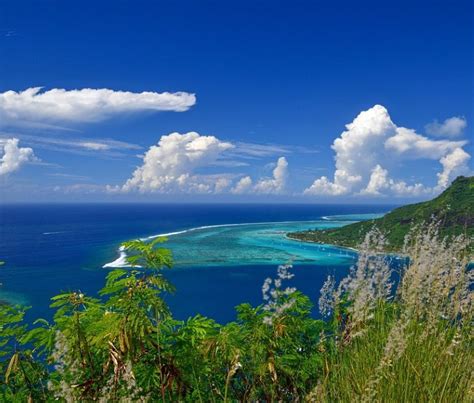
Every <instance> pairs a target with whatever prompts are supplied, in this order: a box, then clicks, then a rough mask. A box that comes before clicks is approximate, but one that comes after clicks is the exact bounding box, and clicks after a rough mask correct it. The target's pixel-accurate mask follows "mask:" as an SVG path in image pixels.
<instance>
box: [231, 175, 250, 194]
mask: <svg viewBox="0 0 474 403" xmlns="http://www.w3.org/2000/svg"><path fill="white" fill-rule="evenodd" d="M252 184H253V181H252V178H251V177H250V176H244V177H243V178H241V179H240V180H239V181H238V182H237V183H236V185H235V186H234V187H233V188H232V190H231V192H232V193H235V194H243V193H247V192H249V191H250V190H251V189H252Z"/></svg>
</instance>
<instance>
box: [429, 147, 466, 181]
mask: <svg viewBox="0 0 474 403" xmlns="http://www.w3.org/2000/svg"><path fill="white" fill-rule="evenodd" d="M470 158H471V156H470V155H469V154H468V153H467V152H466V151H464V150H463V149H462V148H456V149H455V150H454V151H453V152H452V153H450V154H448V155H446V156H444V157H443V158H441V160H440V162H441V165H442V166H443V171H442V172H440V173H438V174H437V175H438V187H439V188H440V189H444V188H445V187H447V186H448V185H449V184H450V182H451V181H452V180H453V179H454V178H456V176H458V175H461V174H464V173H467V172H468V171H469V169H468V167H467V162H468V161H469V159H470Z"/></svg>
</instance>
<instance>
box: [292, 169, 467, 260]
mask: <svg viewBox="0 0 474 403" xmlns="http://www.w3.org/2000/svg"><path fill="white" fill-rule="evenodd" d="M433 218H435V219H437V220H439V221H440V228H439V229H440V233H441V235H443V236H449V237H452V236H455V235H459V234H466V235H467V236H468V237H471V236H474V177H473V176H471V177H463V176H460V177H458V178H457V179H456V180H455V181H454V182H453V183H452V184H451V186H450V187H449V188H448V189H446V190H445V191H444V192H443V193H442V194H440V195H439V196H438V197H436V198H435V199H433V200H430V201H427V202H423V203H417V204H410V205H407V206H403V207H399V208H397V209H395V210H393V211H391V212H390V213H388V214H386V215H385V216H383V217H382V218H378V219H375V220H370V221H363V222H358V223H354V224H350V225H346V226H344V227H342V228H337V229H329V230H311V231H303V232H293V233H290V234H288V236H289V237H290V238H294V239H299V240H302V241H308V242H317V243H325V244H333V245H341V246H348V247H353V248H355V247H358V246H359V245H360V244H361V242H362V240H363V239H364V237H365V235H366V234H367V233H368V232H369V231H370V230H371V229H372V228H374V227H376V228H378V229H379V230H380V231H381V232H382V233H383V234H384V235H385V236H386V237H387V240H388V245H387V250H392V251H400V250H401V249H402V246H403V242H404V239H405V236H406V235H407V234H408V233H409V231H410V230H411V229H412V228H413V227H414V226H419V225H424V224H425V223H428V222H430V221H432V220H433Z"/></svg>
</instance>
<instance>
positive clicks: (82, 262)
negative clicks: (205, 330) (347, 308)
mask: <svg viewBox="0 0 474 403" xmlns="http://www.w3.org/2000/svg"><path fill="white" fill-rule="evenodd" d="M393 207H394V206H381V205H352V206H351V205H307V204H299V205H295V204H288V205H282V204H270V205H263V204H173V205H171V204H17V205H2V206H0V260H1V261H4V262H5V265H3V266H0V283H1V285H0V300H3V301H6V302H9V303H13V304H21V305H27V306H30V307H31V308H30V309H29V310H28V313H27V317H26V318H27V320H28V321H32V320H34V319H37V318H39V317H42V318H46V319H48V320H49V319H51V317H52V315H53V311H52V310H51V309H50V308H49V304H50V298H51V297H53V296H54V295H56V294H58V293H60V292H62V291H73V290H74V291H75V290H80V291H81V292H83V293H86V294H89V295H92V296H97V295H96V293H97V291H98V290H99V289H100V288H101V287H102V286H103V284H104V279H105V276H106V274H107V273H108V271H109V270H111V268H110V267H109V266H122V265H123V263H124V257H123V256H122V257H121V256H120V251H119V247H120V244H121V242H123V241H126V240H129V239H137V238H142V239H146V238H148V239H150V237H154V236H157V235H162V234H168V242H167V243H166V244H164V246H165V247H168V248H170V249H171V251H172V252H173V255H174V258H175V262H176V266H175V267H174V268H173V269H170V270H165V275H166V276H167V278H168V279H169V280H170V281H171V282H172V283H173V284H174V285H175V287H176V290H177V291H176V293H175V294H173V295H167V296H166V301H167V303H168V304H169V306H170V308H171V310H172V312H173V314H174V316H175V317H176V318H177V319H186V318H188V317H189V316H192V315H195V314H197V313H200V314H202V315H205V316H209V317H211V318H213V319H215V320H216V321H218V322H221V323H226V322H229V321H232V320H233V319H235V306H236V305H238V304H240V303H243V302H249V303H251V304H252V305H258V304H260V303H261V302H262V295H261V286H262V283H263V281H264V279H265V278H267V277H274V276H275V275H276V269H277V266H278V265H279V264H285V263H288V262H292V263H293V265H294V268H293V273H294V274H295V276H294V278H293V279H292V280H290V282H289V283H288V286H294V287H297V288H298V289H299V290H300V291H302V292H304V293H305V294H306V295H308V296H309V297H310V298H311V300H312V301H313V302H314V303H315V305H317V300H318V294H319V289H320V288H321V285H322V283H323V282H324V280H325V279H326V277H327V275H328V274H332V275H335V276H336V278H342V277H343V276H345V275H346V274H347V272H348V269H349V267H350V266H351V265H352V264H354V262H355V260H356V254H355V253H353V252H351V251H349V250H347V249H340V248H334V247H330V246H324V245H323V246H321V245H315V244H308V243H301V242H298V241H294V240H289V239H287V238H286V237H285V234H286V232H288V231H294V230H301V229H309V228H331V227H337V226H341V225H345V224H347V223H349V222H353V221H357V220H360V219H368V218H372V217H376V216H379V215H381V214H383V213H386V212H387V211H390V210H391V209H392V208H393ZM229 224H231V225H229ZM236 224H238V225H236ZM315 315H316V316H317V312H316V310H315Z"/></svg>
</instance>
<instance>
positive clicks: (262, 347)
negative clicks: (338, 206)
mask: <svg viewBox="0 0 474 403" xmlns="http://www.w3.org/2000/svg"><path fill="white" fill-rule="evenodd" d="M162 241H163V240H162V239H157V240H155V241H153V242H150V243H147V242H142V241H132V242H127V243H125V244H124V246H125V248H126V249H127V251H128V253H129V256H130V258H129V259H130V262H131V263H133V266H135V267H133V268H132V269H130V270H124V269H120V270H113V271H111V272H110V273H109V274H108V275H107V278H106V283H105V286H104V288H103V289H102V290H101V291H100V292H99V296H100V298H92V297H89V296H86V295H84V294H83V293H81V292H69V293H63V294H60V295H58V296H56V297H54V298H52V304H51V306H52V307H53V308H55V309H56V313H55V316H54V323H51V324H50V323H48V322H47V321H44V320H38V321H36V322H35V323H34V325H33V327H32V328H31V329H28V328H27V326H26V325H25V324H24V323H23V317H24V309H22V308H20V307H11V306H7V305H0V400H1V401H18V402H23V401H53V400H59V401H71V402H73V401H111V402H115V401H116V402H119V401H163V402H165V401H190V402H195V401H200V402H208V401H295V400H296V401H298V400H308V401H327V402H334V401H359V400H366V401H400V400H401V401H434V400H439V401H463V399H464V400H465V401H468V400H467V399H469V395H468V394H467V391H468V390H469V388H470V387H472V379H470V375H471V372H470V371H469V370H468V369H469V368H471V369H472V364H473V355H472V336H471V332H470V330H471V327H470V324H471V323H472V315H471V313H472V309H471V306H470V305H465V304H464V302H463V301H464V300H465V297H466V295H465V291H466V288H465V287H464V286H465V284H467V283H465V282H464V283H463V282H462V281H461V280H459V279H464V277H462V276H460V274H459V270H458V269H459V267H462V265H461V264H463V263H462V262H461V263H459V265H458V266H457V267H458V268H457V269H456V270H458V271H456V270H454V271H453V273H458V274H456V275H457V276H458V279H455V278H454V277H453V276H452V275H451V274H450V272H449V270H448V271H446V270H445V268H444V266H443V267H441V266H440V268H439V271H438V272H437V273H439V274H440V275H441V276H444V277H443V278H448V277H449V278H450V279H451V280H450V281H452V284H451V283H450V284H451V286H450V287H451V288H450V289H452V291H451V292H450V293H448V294H449V295H448V294H447V295H448V296H446V295H444V294H445V293H444V292H441V291H439V292H438V294H439V295H443V297H442V298H440V299H439V301H438V300H437V301H438V303H439V307H448V306H449V307H453V309H451V308H450V309H451V310H448V311H446V312H451V314H450V315H451V316H446V315H444V316H443V317H442V318H438V317H433V316H432V315H431V316H430V313H431V311H432V310H430V307H433V306H434V303H433V302H430V301H428V302H429V304H428V303H427V305H426V307H425V308H426V309H425V308H423V307H421V308H423V309H421V308H420V307H419V306H418V305H416V304H418V301H419V300H420V299H419V298H417V297H414V298H412V296H413V295H415V294H414V292H413V289H412V288H413V287H412V288H410V284H412V285H413V284H419V283H420V281H419V280H420V279H421V278H422V276H423V275H424V273H427V271H424V270H425V269H424V268H422V269H423V270H422V269H420V267H419V265H418V266H417V265H416V264H415V263H416V262H415V263H413V267H415V268H416V269H417V270H418V271H416V273H415V274H416V275H415V274H413V273H412V274H411V275H410V276H408V279H412V280H411V283H409V282H408V281H404V282H403V287H401V290H400V292H399V294H400V295H399V296H397V298H396V300H394V301H391V300H390V301H388V300H385V299H383V298H379V297H374V298H373V299H370V298H368V296H370V293H371V292H375V291H374V290H373V289H372V288H370V289H368V290H365V289H364V288H363V287H372V284H373V282H371V281H369V282H366V281H365V278H363V277H361V276H355V277H354V278H353V281H356V282H357V281H358V282H359V283H354V284H353V285H352V287H349V288H347V289H346V291H344V292H343V293H342V294H341V295H339V296H338V298H337V300H334V305H333V308H332V310H331V316H330V318H329V320H328V321H327V322H325V321H322V320H315V319H313V318H312V317H311V315H310V312H311V309H312V303H311V301H310V300H309V298H308V297H306V296H305V295H303V294H301V293H300V292H298V291H296V290H293V289H289V288H287V289H286V290H283V289H282V288H281V287H280V285H281V280H282V279H287V278H291V273H289V271H288V269H289V266H281V267H280V268H279V271H278V275H279V279H276V280H271V279H268V280H266V282H265V284H264V287H263V288H262V291H263V293H264V295H265V293H267V295H268V293H269V295H270V296H271V297H268V298H265V301H266V303H265V304H263V305H260V306H257V307H253V306H251V305H249V304H241V305H239V306H238V307H237V308H236V311H237V316H236V319H235V321H234V322H231V323H228V324H226V325H221V324H218V323H216V322H215V321H213V320H212V319H209V318H205V317H203V316H201V315H197V316H194V317H191V318H189V319H187V320H186V321H177V320H175V319H173V318H172V316H171V313H170V311H169V309H168V307H167V305H166V303H165V301H164V300H163V298H162V297H163V295H162V294H163V292H166V293H169V292H172V291H173V287H172V285H171V284H169V282H168V281H167V280H166V278H165V277H163V274H162V269H164V268H170V267H172V258H171V253H170V252H169V251H168V250H166V249H163V248H160V247H159V244H160V243H161V242H162ZM461 246H462V245H461ZM421 249H423V250H424V249H426V248H424V247H422V248H421ZM437 250H438V251H441V252H442V253H443V254H439V255H437V256H434V257H433V260H432V261H429V262H427V264H426V265H425V266H426V267H428V266H430V267H431V266H432V263H433V262H435V263H436V262H441V261H443V262H444V261H445V262H448V263H450V262H453V256H451V255H449V254H447V253H446V252H445V251H444V252H443V251H442V248H441V247H438V248H437ZM441 252H440V253H441ZM425 260H426V259H425ZM363 261H365V262H369V261H368V260H367V261H366V260H363ZM371 262H375V263H377V262H380V260H373V261H370V262H369V263H368V264H372V263H371ZM375 263H374V264H375ZM138 266H140V268H138ZM359 266H360V267H359V268H360V269H361V270H365V269H366V267H365V266H364V264H362V265H359ZM408 270H412V269H411V268H409V269H408ZM407 273H410V271H407ZM417 276H418V277H417ZM382 277H383V276H382ZM362 280H364V281H362ZM272 281H273V282H272ZM385 281H388V280H387V279H386V280H385ZM463 281H464V280H463ZM435 283H436V278H435V277H433V278H431V280H430V282H429V285H427V287H428V286H429V287H431V285H432V284H435ZM441 283H442V284H445V283H446V281H441V282H440V284H441ZM272 284H273V285H274V288H271V287H270V286H271V285H272ZM357 284H359V285H357ZM361 284H362V285H361ZM407 284H408V285H407ZM427 284H428V283H427ZM440 287H441V285H440ZM463 287H464V288H463ZM351 290H352V291H351ZM354 290H356V292H355V293H354ZM371 290H372V291H371ZM351 292H352V294H351ZM421 292H422V293H424V294H426V295H428V294H429V293H430V292H431V291H430V290H429V289H423V290H422V291H421ZM470 292H471V293H472V290H471V291H470ZM334 295H335V294H334ZM374 295H376V294H374ZM377 295H379V294H377ZM380 295H382V294H380ZM469 295H470V294H469ZM469 295H468V296H469ZM415 296H416V295H415ZM471 296H472V295H471ZM454 297H456V298H457V299H456V300H455V301H451V302H452V303H451V302H450V304H448V303H447V302H446V301H445V300H443V298H448V299H449V298H450V299H451V300H452V299H453V298H454ZM364 298H365V299H366V300H367V301H369V303H366V304H364V303H362V302H361V299H364ZM410 298H411V299H410ZM328 301H329V300H328ZM331 301H332V300H331ZM413 301H414V302H413ZM458 302H459V303H458ZM413 304H415V305H416V306H415V305H413ZM463 304H464V305H463ZM415 307H416V308H417V309H415ZM418 308H420V309H418ZM358 310H363V311H364V312H363V313H364V315H362V316H361V315H360V312H358ZM407 312H411V313H412V314H410V315H414V314H413V312H416V313H417V315H418V316H416V317H415V316H409V315H408V313H407ZM459 312H460V313H459ZM466 312H468V314H467V313H466ZM361 318H362V319H361ZM356 323H357V326H356V325H355V324H356ZM398 329H400V331H401V333H400V334H401V335H402V336H403V337H398V336H399V334H398V333H397V332H396V330H398ZM394 330H395V331H394ZM401 343H403V344H401ZM393 346H395V348H394V347H393ZM394 351H395V352H397V353H394ZM471 397H472V396H471Z"/></svg>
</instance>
